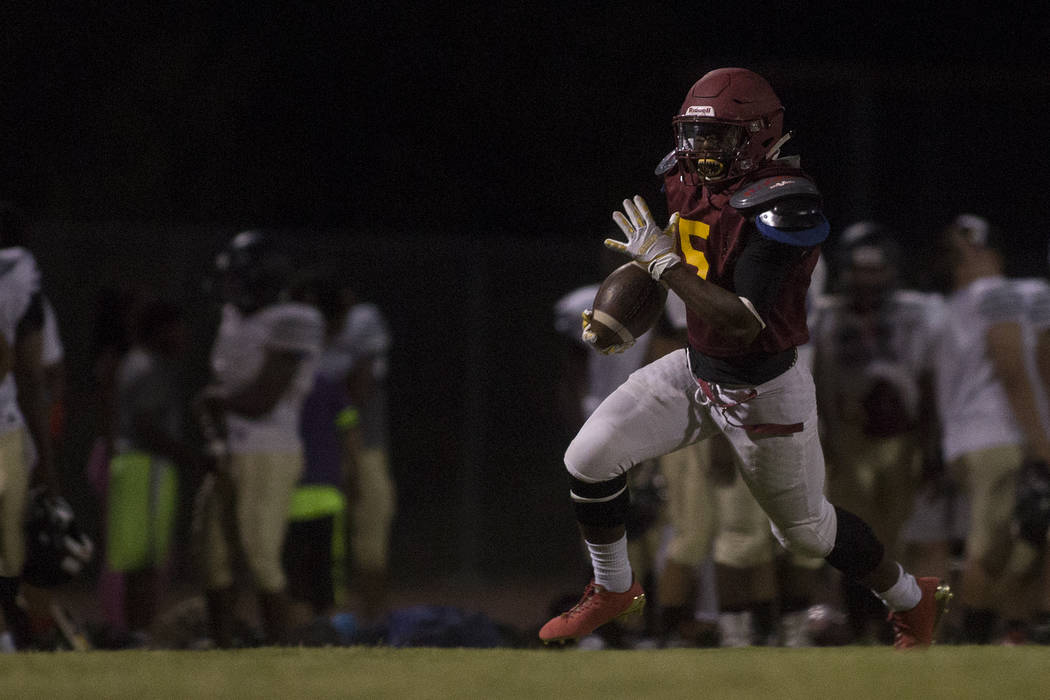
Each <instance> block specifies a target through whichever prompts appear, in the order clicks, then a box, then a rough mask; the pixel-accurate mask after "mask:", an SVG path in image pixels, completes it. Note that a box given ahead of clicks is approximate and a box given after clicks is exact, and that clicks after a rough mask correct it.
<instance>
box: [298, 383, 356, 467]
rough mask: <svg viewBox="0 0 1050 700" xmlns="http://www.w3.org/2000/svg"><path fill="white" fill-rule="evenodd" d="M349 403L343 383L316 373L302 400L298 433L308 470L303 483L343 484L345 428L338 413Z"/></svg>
mask: <svg viewBox="0 0 1050 700" xmlns="http://www.w3.org/2000/svg"><path fill="white" fill-rule="evenodd" d="M349 406H350V397H349V395H347V392H346V387H345V386H344V385H343V383H342V382H340V381H336V380H333V379H331V378H327V377H325V376H324V375H321V374H317V375H316V376H315V377H314V385H313V388H312V389H310V393H309V394H307V395H306V399H305V400H304V401H303V409H302V413H301V414H300V418H299V432H300V434H301V435H302V438H303V459H304V461H305V469H304V471H303V478H302V479H301V480H300V482H299V483H300V484H330V485H332V486H342V483H343V476H342V475H343V430H342V429H341V428H340V427H339V426H338V425H337V421H338V419H339V414H340V413H341V412H342V411H343V410H344V409H346V408H348V407H349Z"/></svg>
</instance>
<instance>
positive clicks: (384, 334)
mask: <svg viewBox="0 0 1050 700" xmlns="http://www.w3.org/2000/svg"><path fill="white" fill-rule="evenodd" d="M390 342H391V338H390V329H389V328H388V327H387V323H386V320H385V319H384V318H383V314H382V312H380V311H379V307H377V306H376V305H375V304H368V303H360V304H354V305H353V306H351V307H350V309H349V310H348V311H347V312H346V322H345V323H344V324H343V329H342V330H341V331H340V332H339V335H338V336H337V337H336V338H335V340H333V341H332V343H331V344H330V345H329V346H328V347H327V348H325V351H324V353H323V354H322V356H321V363H320V366H319V367H318V371H320V372H321V373H322V374H324V375H325V376H327V377H333V378H339V377H345V376H346V375H347V373H349V372H350V370H351V369H353V367H354V365H355V364H357V362H358V361H360V360H361V358H363V357H368V356H371V357H374V358H375V363H374V365H373V371H375V372H376V379H377V380H380V379H385V378H386V374H387V369H388V366H387V353H388V352H389V351H390Z"/></svg>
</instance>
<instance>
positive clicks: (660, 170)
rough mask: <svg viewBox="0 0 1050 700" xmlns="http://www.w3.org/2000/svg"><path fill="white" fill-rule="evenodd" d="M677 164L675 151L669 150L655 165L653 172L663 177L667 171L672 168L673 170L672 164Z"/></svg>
mask: <svg viewBox="0 0 1050 700" xmlns="http://www.w3.org/2000/svg"><path fill="white" fill-rule="evenodd" d="M677 164H678V158H677V157H676V156H675V152H674V151H671V152H670V153H668V154H667V155H666V156H664V157H663V160H661V161H660V164H659V165H657V166H656V171H655V172H656V174H657V175H659V176H660V177H663V176H664V175H666V174H667V173H669V172H671V171H672V170H674V166H675V165H677Z"/></svg>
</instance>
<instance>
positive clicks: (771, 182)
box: [729, 175, 820, 215]
mask: <svg viewBox="0 0 1050 700" xmlns="http://www.w3.org/2000/svg"><path fill="white" fill-rule="evenodd" d="M786 199H792V200H793V199H805V200H810V201H812V202H815V203H817V204H819V203H820V191H819V190H817V186H816V185H814V184H813V181H812V180H810V179H809V178H807V177H803V176H802V175H779V176H778V175H774V176H772V177H764V178H762V179H761V180H756V181H755V182H752V183H750V184H749V185H747V186H745V187H742V188H740V189H739V190H737V191H736V192H734V193H733V196H732V197H730V198H729V204H730V205H731V206H732V207H733V208H734V209H738V210H740V211H741V212H744V213H746V214H751V215H753V214H757V213H759V212H762V211H767V210H769V209H771V208H772V206H773V205H774V204H776V203H778V202H781V201H782V200H786Z"/></svg>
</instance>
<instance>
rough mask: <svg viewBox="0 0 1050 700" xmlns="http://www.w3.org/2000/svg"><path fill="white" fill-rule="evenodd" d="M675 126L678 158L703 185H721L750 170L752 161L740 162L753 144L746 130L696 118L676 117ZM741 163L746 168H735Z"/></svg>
mask: <svg viewBox="0 0 1050 700" xmlns="http://www.w3.org/2000/svg"><path fill="white" fill-rule="evenodd" d="M673 125H674V135H675V155H676V157H677V158H678V161H679V162H680V163H682V164H683V165H684V168H685V170H686V171H687V172H689V173H691V174H693V175H695V176H696V177H698V178H699V180H700V181H702V182H718V181H720V180H725V179H727V178H730V177H736V176H738V175H740V174H742V172H744V171H746V170H750V169H751V164H750V161H748V160H747V159H746V158H744V160H743V161H741V158H742V157H743V156H746V153H747V150H748V143H749V141H750V136H749V134H748V131H747V129H745V127H744V126H742V125H740V124H737V123H734V122H724V121H718V120H716V119H705V118H696V117H676V118H675V119H674V121H673ZM738 163H739V165H740V166H744V167H743V168H742V169H741V168H740V167H734V166H737V165H738Z"/></svg>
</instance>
